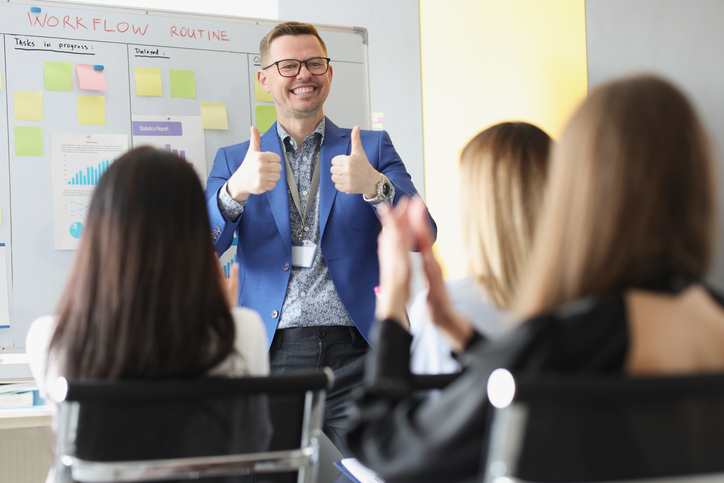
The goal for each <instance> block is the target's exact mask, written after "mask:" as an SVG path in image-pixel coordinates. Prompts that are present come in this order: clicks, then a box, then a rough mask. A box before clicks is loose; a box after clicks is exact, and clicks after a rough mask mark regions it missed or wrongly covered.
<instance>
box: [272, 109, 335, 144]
mask: <svg viewBox="0 0 724 483" xmlns="http://www.w3.org/2000/svg"><path fill="white" fill-rule="evenodd" d="M323 117H324V114H323V113H321V112H320V113H319V115H318V116H317V117H314V118H312V117H310V118H304V119H299V118H286V119H278V122H279V124H281V125H282V127H283V128H284V130H285V131H286V132H287V133H289V135H290V136H291V137H292V138H293V139H294V141H296V143H297V151H301V150H302V143H304V140H305V139H307V136H309V135H310V134H312V133H313V132H314V130H315V129H317V126H318V125H319V123H320V122H321V121H322V118H323Z"/></svg>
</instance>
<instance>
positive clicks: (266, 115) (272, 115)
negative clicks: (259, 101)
mask: <svg viewBox="0 0 724 483" xmlns="http://www.w3.org/2000/svg"><path fill="white" fill-rule="evenodd" d="M276 120H277V110H276V109H275V108H274V106H256V128H257V129H259V132H260V133H262V132H267V131H268V130H269V128H270V127H271V125H272V124H274V121H276Z"/></svg>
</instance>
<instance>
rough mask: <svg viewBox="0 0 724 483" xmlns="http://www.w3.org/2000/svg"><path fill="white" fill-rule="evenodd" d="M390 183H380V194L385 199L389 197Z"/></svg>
mask: <svg viewBox="0 0 724 483" xmlns="http://www.w3.org/2000/svg"><path fill="white" fill-rule="evenodd" d="M390 191H391V188H390V183H387V182H386V181H382V194H383V195H384V196H385V198H386V197H388V196H389V195H390Z"/></svg>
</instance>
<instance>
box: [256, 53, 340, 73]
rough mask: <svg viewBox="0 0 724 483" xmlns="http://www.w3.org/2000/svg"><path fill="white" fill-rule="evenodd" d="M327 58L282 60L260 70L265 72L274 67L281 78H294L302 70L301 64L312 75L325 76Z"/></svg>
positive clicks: (328, 59) (327, 64) (327, 67)
mask: <svg viewBox="0 0 724 483" xmlns="http://www.w3.org/2000/svg"><path fill="white" fill-rule="evenodd" d="M330 60H331V59H330V58H329V57H313V58H311V59H307V60H296V59H284V60H278V61H276V62H274V63H273V64H269V65H267V66H266V67H263V68H262V69H261V70H267V69H268V68H269V67H271V66H273V65H276V66H277V70H278V71H279V75H280V76H282V77H294V76H296V75H298V74H299V72H301V70H302V64H304V65H306V66H307V70H308V71H309V73H310V74H313V75H322V74H326V73H327V71H328V70H329V61H330Z"/></svg>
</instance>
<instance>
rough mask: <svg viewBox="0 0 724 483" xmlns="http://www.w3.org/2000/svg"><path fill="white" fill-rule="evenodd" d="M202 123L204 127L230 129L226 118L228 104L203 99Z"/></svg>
mask: <svg viewBox="0 0 724 483" xmlns="http://www.w3.org/2000/svg"><path fill="white" fill-rule="evenodd" d="M201 125H202V126H203V127H204V129H221V130H226V129H229V120H228V119H227V118H226V104H225V103H223V102H204V101H201Z"/></svg>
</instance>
